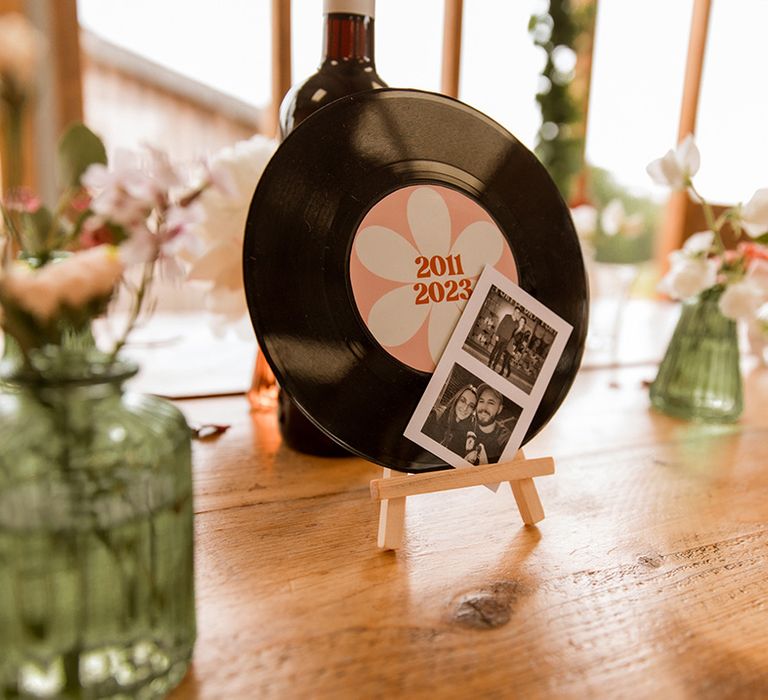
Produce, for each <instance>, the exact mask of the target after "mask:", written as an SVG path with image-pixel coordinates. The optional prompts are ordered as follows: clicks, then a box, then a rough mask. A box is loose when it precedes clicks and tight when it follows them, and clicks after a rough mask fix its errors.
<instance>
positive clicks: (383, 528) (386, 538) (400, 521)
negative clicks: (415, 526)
mask: <svg viewBox="0 0 768 700" xmlns="http://www.w3.org/2000/svg"><path fill="white" fill-rule="evenodd" d="M391 475H392V470H391V469H384V474H383V478H384V479H389V478H390V476H391ZM404 528H405V497H402V498H390V499H387V500H383V501H382V502H381V504H380V505H379V535H378V538H377V544H378V545H379V547H380V548H381V549H397V548H398V547H399V546H400V543H401V542H402V541H403V530H404Z"/></svg>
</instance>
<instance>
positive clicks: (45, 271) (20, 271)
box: [2, 245, 123, 321]
mask: <svg viewBox="0 0 768 700" xmlns="http://www.w3.org/2000/svg"><path fill="white" fill-rule="evenodd" d="M122 274H123V265H122V262H121V261H120V258H119V256H118V254H117V250H116V249H115V248H114V247H113V246H109V245H100V246H96V247H95V248H89V249H88V250H84V251H82V252H78V253H74V254H72V255H70V256H68V257H66V258H62V259H61V260H58V261H55V262H52V263H49V264H48V265H44V266H43V267H41V268H39V269H37V270H32V269H30V268H29V267H27V266H25V265H16V266H14V267H13V268H12V269H10V270H9V271H8V272H7V273H6V274H5V275H4V276H3V279H2V287H3V290H4V291H5V292H6V293H7V294H8V295H9V296H10V297H12V298H13V299H14V300H15V301H16V302H17V303H18V304H19V306H20V307H21V308H23V309H25V310H26V311H28V312H29V313H31V314H32V315H33V316H36V317H37V318H39V319H41V320H43V321H48V320H50V319H51V318H52V317H53V316H54V314H55V313H56V312H57V311H58V310H59V309H60V308H61V307H62V306H68V307H70V308H73V309H76V308H79V307H81V306H83V305H85V304H86V303H88V302H89V301H91V300H93V299H98V298H101V297H105V296H108V295H109V294H111V293H112V290H113V289H114V288H115V285H116V284H117V283H118V282H119V280H120V277H121V276H122Z"/></svg>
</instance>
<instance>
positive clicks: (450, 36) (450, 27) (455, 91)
mask: <svg viewBox="0 0 768 700" xmlns="http://www.w3.org/2000/svg"><path fill="white" fill-rule="evenodd" d="M463 10H464V2H463V0H445V17H444V19H443V67H442V73H441V81H440V85H441V87H440V90H441V91H442V93H443V94H444V95H448V96H449V97H458V96H459V75H460V73H461V21H462V15H463Z"/></svg>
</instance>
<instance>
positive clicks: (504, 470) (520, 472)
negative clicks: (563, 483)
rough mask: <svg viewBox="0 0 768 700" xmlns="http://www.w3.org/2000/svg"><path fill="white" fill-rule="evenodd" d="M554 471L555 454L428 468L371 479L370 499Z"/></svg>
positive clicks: (377, 499)
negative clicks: (421, 471)
mask: <svg viewBox="0 0 768 700" xmlns="http://www.w3.org/2000/svg"><path fill="white" fill-rule="evenodd" d="M554 473H555V460H554V459H553V458H552V457H539V458H536V459H525V460H514V461H512V462H504V463H503V464H484V465H482V466H477V467H471V468H470V467H467V468H465V469H449V470H445V471H438V472H427V473H426V474H403V475H402V476H394V477H390V478H388V479H374V480H373V481H371V499H372V500H374V501H384V500H389V499H393V498H404V497H406V496H416V495H418V494H421V493H433V492H435V491H447V490H450V489H463V488H466V487H467V486H480V485H481V484H496V483H499V482H501V481H518V480H521V479H530V478H532V477H534V476H547V475H549V474H554Z"/></svg>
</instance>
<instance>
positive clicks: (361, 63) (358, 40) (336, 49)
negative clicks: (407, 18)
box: [280, 0, 387, 138]
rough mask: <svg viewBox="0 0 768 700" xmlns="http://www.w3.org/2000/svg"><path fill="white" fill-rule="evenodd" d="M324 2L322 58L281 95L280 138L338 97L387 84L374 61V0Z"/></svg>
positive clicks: (331, 0)
mask: <svg viewBox="0 0 768 700" xmlns="http://www.w3.org/2000/svg"><path fill="white" fill-rule="evenodd" d="M324 5H325V33H324V36H323V59H322V62H321V63H320V67H319V68H318V69H317V72H316V73H313V74H312V75H310V76H309V77H308V78H307V79H306V80H304V81H303V82H301V83H298V84H297V85H294V86H293V87H292V88H291V89H290V90H289V91H288V93H287V94H286V96H285V97H284V98H283V102H282V104H281V105H280V133H281V135H282V137H283V138H285V137H286V136H287V135H288V134H289V133H290V132H291V131H292V130H293V129H294V127H296V126H297V125H298V124H300V123H301V122H302V121H304V120H305V119H306V118H307V117H308V116H309V115H310V114H313V113H314V112H316V111H317V110H318V109H320V108H321V107H325V105H327V104H330V103H331V102H333V101H334V100H337V99H339V98H340V97H345V96H346V95H352V94H354V93H356V92H363V91H364V90H375V89H376V88H383V87H387V86H386V84H385V83H384V81H383V80H382V79H381V78H380V77H379V76H378V74H377V73H376V65H375V63H374V56H373V25H374V19H373V15H374V0H325V3H324Z"/></svg>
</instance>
